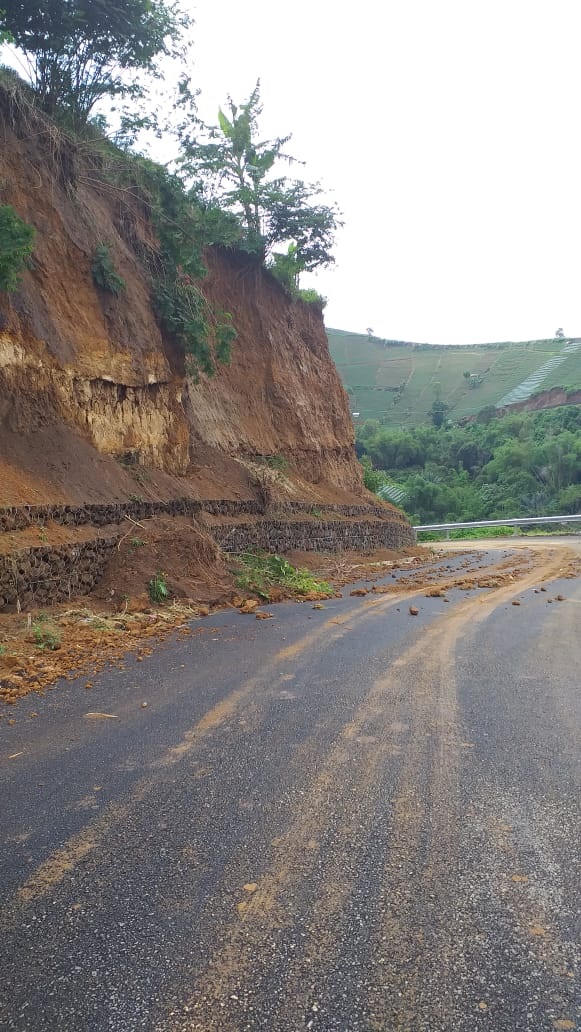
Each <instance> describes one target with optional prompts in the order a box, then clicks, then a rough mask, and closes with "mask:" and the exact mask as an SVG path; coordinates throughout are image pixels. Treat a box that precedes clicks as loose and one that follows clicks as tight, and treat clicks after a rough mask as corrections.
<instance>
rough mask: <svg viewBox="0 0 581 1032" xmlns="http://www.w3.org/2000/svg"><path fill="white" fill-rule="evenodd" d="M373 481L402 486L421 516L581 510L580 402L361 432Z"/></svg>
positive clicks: (407, 503) (373, 426)
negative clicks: (454, 423) (449, 423)
mask: <svg viewBox="0 0 581 1032" xmlns="http://www.w3.org/2000/svg"><path fill="white" fill-rule="evenodd" d="M357 450H358V453H359V455H360V457H361V458H362V462H363V464H364V478H365V482H366V486H368V487H369V488H370V490H373V491H375V492H378V491H379V490H380V489H381V487H382V486H383V485H384V484H386V485H392V486H393V485H394V484H395V485H396V486H397V487H399V488H400V489H402V490H403V492H404V495H403V500H402V502H401V505H402V506H403V508H404V509H405V510H406V512H408V513H409V514H410V515H411V516H412V517H413V519H414V521H415V522H418V523H430V522H432V523H436V522H446V521H452V520H479V519H504V518H509V517H519V516H545V515H546V516H550V515H560V514H567V513H574V512H579V511H581V407H579V406H574V405H569V406H563V407H561V408H554V409H546V410H544V411H541V412H534V413H528V412H519V413H515V414H514V415H508V416H505V417H504V418H501V419H492V420H491V421H490V422H488V423H486V424H482V423H471V424H469V425H468V426H464V427H448V428H442V429H436V428H435V427H429V426H426V425H422V426H418V427H415V428H414V429H413V430H409V431H406V430H386V429H384V428H382V427H381V426H380V425H379V424H378V423H377V421H375V420H368V421H367V422H366V423H365V424H364V425H363V427H362V428H361V429H360V430H359V431H358V433H357Z"/></svg>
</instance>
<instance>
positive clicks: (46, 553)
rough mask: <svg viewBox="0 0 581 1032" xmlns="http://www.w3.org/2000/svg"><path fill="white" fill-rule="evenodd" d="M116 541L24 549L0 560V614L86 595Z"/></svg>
mask: <svg viewBox="0 0 581 1032" xmlns="http://www.w3.org/2000/svg"><path fill="white" fill-rule="evenodd" d="M117 541H118V538H117V537H102V538H95V539H94V540H92V541H80V542H77V543H74V544H67V545H42V546H39V547H38V548H36V547H35V548H23V549H19V550H18V552H14V553H13V554H12V555H10V556H0V611H1V610H2V609H7V608H11V609H12V608H14V607H16V608H17V607H18V605H20V608H21V609H29V608H31V607H37V606H43V605H51V604H52V603H54V602H63V601H65V600H66V599H69V598H74V597H75V596H76V595H87V594H88V593H89V592H90V591H92V589H93V588H94V587H95V585H96V584H97V583H98V581H99V580H100V579H101V577H102V576H103V574H104V572H105V567H106V565H107V562H108V561H109V559H110V557H111V554H112V552H113V550H114V549H115V547H116V545H117Z"/></svg>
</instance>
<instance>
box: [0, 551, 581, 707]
mask: <svg viewBox="0 0 581 1032" xmlns="http://www.w3.org/2000/svg"><path fill="white" fill-rule="evenodd" d="M128 547H129V546H128ZM131 551H132V552H133V553H135V552H138V553H140V552H141V549H140V548H139V547H136V548H133V549H132V550H131ZM178 552H179V550H178ZM410 552H411V554H410ZM549 554H551V553H550V550H549ZM559 554H560V557H561V559H562V564H561V567H562V568H561V570H560V572H559V576H560V577H569V576H570V577H574V576H577V575H578V573H579V569H580V566H581V562H580V560H579V557H578V556H576V555H575V553H574V552H572V551H570V550H568V549H565V548H559ZM180 556H181V553H179V555H178V559H179V561H180V562H181V558H180ZM460 557H461V559H462V561H461V563H460V567H459V568H458V566H457V559H458V550H457V549H456V550H454V551H450V553H448V552H447V551H445V550H441V549H438V551H437V552H436V551H434V550H433V549H427V548H422V549H408V550H406V553H405V554H401V555H397V554H396V553H393V552H388V551H386V550H383V551H380V552H375V553H370V554H369V555H363V554H361V553H343V554H342V555H341V556H333V557H329V556H320V555H317V554H316V553H300V554H298V553H296V554H293V555H291V556H290V558H291V560H292V561H293V563H294V564H297V565H301V566H305V567H307V568H309V569H310V570H311V572H312V573H313V574H314V575H315V576H316V577H321V578H324V579H325V580H328V581H329V582H330V583H331V584H332V586H333V587H334V588H335V590H336V591H337V592H339V588H341V587H344V585H345V584H349V583H353V582H354V581H355V580H361V579H363V578H365V587H363V588H358V589H357V592H358V594H362V595H366V594H367V595H371V596H372V597H373V596H377V595H391V596H394V597H398V596H401V597H402V599H403V598H405V597H407V596H409V595H410V594H411V593H420V592H424V593H425V594H426V596H428V597H440V596H441V597H446V592H448V591H451V590H453V589H460V590H464V591H472V590H475V589H479V588H480V589H497V588H499V587H501V586H502V585H504V584H511V583H514V582H516V581H517V579H518V578H519V577H521V576H523V574H524V573H526V572H527V571H530V570H534V569H535V568H536V567H537V566H538V565H539V564H542V563H543V562H545V561H546V558H547V549H546V547H537V546H536V545H535V546H531V547H528V548H520V549H517V550H515V552H513V553H511V552H510V550H506V549H505V552H504V553H502V554H501V556H500V558H499V559H498V561H496V562H495V563H493V564H492V565H490V564H485V563H484V560H483V561H482V562H480V561H479V560H480V557H481V553H478V552H476V553H475V552H465V551H462V552H460ZM206 560H207V564H209V565H206V574H205V576H206V580H205V582H204V583H205V596H206V598H208V597H211V598H212V599H213V601H212V602H211V603H208V602H207V601H206V602H203V601H201V600H199V599H190V598H175V599H173V600H172V602H171V603H170V604H168V605H160V606H156V605H153V604H152V603H151V602H150V601H149V599H148V597H147V595H146V594H144V593H141V594H138V595H135V596H131V597H130V596H128V594H127V593H124V594H123V596H120V597H119V598H113V599H111V598H110V597H109V604H107V595H108V594H109V596H110V589H109V588H108V587H107V584H101V585H100V586H99V588H98V589H97V591H96V592H95V593H94V595H93V596H91V597H89V599H88V600H85V599H83V600H82V601H81V602H80V604H78V605H71V603H66V604H64V603H63V604H61V605H58V606H54V607H53V608H51V609H50V610H44V611H42V612H40V613H39V612H33V613H30V614H25V613H12V614H3V615H2V616H0V643H1V644H2V646H3V648H2V650H0V651H1V654H0V721H3V720H8V721H9V720H10V719H12V717H11V714H10V710H9V709H7V708H6V707H5V706H3V705H2V703H5V704H7V705H8V707H9V706H11V705H13V704H14V703H16V702H17V701H18V700H19V699H21V698H23V697H24V696H26V695H28V694H29V693H31V692H37V693H40V694H42V693H43V692H44V691H46V690H51V689H52V688H54V687H55V685H56V683H57V682H58V681H59V680H60V679H65V680H74V679H76V678H77V677H79V676H82V675H83V676H87V677H88V680H87V682H86V684H85V687H86V688H87V689H90V688H91V687H92V681H91V680H90V678H91V677H93V676H94V675H96V674H97V673H98V672H99V670H101V669H103V667H104V666H106V665H107V664H116V665H117V666H119V667H120V669H123V668H124V666H123V664H124V660H125V659H126V657H127V656H128V654H135V655H136V658H137V660H138V661H142V660H143V659H144V658H145V657H147V656H149V655H151V654H152V652H153V649H154V648H155V646H156V645H157V644H158V643H159V642H160V641H163V640H164V639H166V638H168V637H169V636H171V635H174V634H177V635H178V636H185V637H187V636H190V635H202V634H205V633H207V628H206V627H205V626H204V624H203V623H200V625H198V626H196V624H195V623H194V621H195V620H197V619H202V618H204V617H207V616H208V615H209V614H210V613H211V612H215V611H217V610H220V609H224V608H237V609H240V610H243V609H244V605H245V601H246V597H247V596H248V595H249V594H250V593H248V592H245V593H241V592H239V591H237V590H236V588H235V585H234V574H233V573H232V572H231V571H230V572H228V571H227V570H226V568H225V567H224V565H223V564H222V563H221V564H220V568H219V576H217V578H216V579H215V580H212V576H213V575H212V573H211V570H212V568H213V567H212V561H213V560H212V556H210V555H208V556H206ZM449 560H454V563H455V564H456V565H455V566H453V565H452V562H451V561H449ZM128 561H131V562H132V563H138V564H139V563H140V562H141V561H142V560H141V558H139V557H136V556H135V555H132V556H131V557H130V559H129V560H128ZM134 572H135V571H134ZM135 576H138V580H137V581H136V583H138V584H142V583H143V579H144V571H143V570H141V568H140V569H139V573H138V575H137V573H135ZM200 576H201V573H200ZM386 578H389V580H386ZM540 582H541V578H539V583H540ZM120 583H123V585H124V586H125V587H132V586H134V585H133V581H132V580H131V578H129V579H128V581H127V583H125V582H124V581H122V582H120ZM211 589H212V590H211ZM212 592H213V594H212ZM292 597H293V595H292V593H290V592H289V591H283V590H280V589H274V590H273V591H272V592H271V598H270V600H269V602H268V605H269V607H270V605H271V604H272V603H274V602H277V601H283V600H288V599H289V598H292ZM313 598H314V596H313ZM313 598H311V596H310V595H309V596H306V597H305V596H303V597H296V600H297V601H298V602H304V601H307V600H308V601H313ZM263 604H264V603H263V602H262V601H260V600H259V601H257V605H256V606H255V607H254V609H253V610H252V611H250V615H254V616H255V617H256V616H259V618H260V617H261V616H265V615H266V614H265V613H263V611H262V610H260V612H254V610H255V609H257V607H258V606H260V605H263ZM246 611H248V610H246Z"/></svg>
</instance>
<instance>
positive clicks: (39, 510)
mask: <svg viewBox="0 0 581 1032" xmlns="http://www.w3.org/2000/svg"><path fill="white" fill-rule="evenodd" d="M202 511H203V512H206V513H209V514H210V515H212V516H247V515H251V516H264V515H267V514H268V511H269V510H268V509H267V508H266V507H265V506H264V504H262V503H261V502H259V501H257V500H256V499H249V500H246V501H236V500H233V499H204V500H198V499H195V498H173V499H171V500H170V501H168V502H147V501H141V502H112V503H109V504H87V505H18V506H8V507H5V508H3V509H0V532H2V531H11V530H24V529H25V528H26V527H30V526H32V525H34V524H38V523H41V524H45V523H48V522H51V521H52V522H54V523H60V524H63V525H64V526H71V527H79V526H82V525H83V524H88V523H90V524H92V526H94V527H106V526H110V525H111V524H112V523H122V521H123V519H124V517H125V516H131V517H132V519H134V520H145V519H149V518H151V517H152V516H163V515H165V516H199V515H200V514H201V513H202ZM270 512H271V513H274V512H276V513H287V514H289V515H294V514H295V513H299V514H300V513H313V514H317V513H321V514H326V515H337V516H351V517H353V516H365V515H368V516H375V517H376V518H377V519H382V520H390V521H391V520H392V519H393V515H394V514H393V512H392V510H390V509H387V508H382V507H381V506H379V505H377V506H375V505H329V504H326V505H325V504H320V505H318V504H316V503H315V502H294V501H292V502H274V503H273V504H272V505H271V506H270Z"/></svg>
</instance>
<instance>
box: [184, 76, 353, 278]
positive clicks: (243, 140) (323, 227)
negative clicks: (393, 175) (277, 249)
mask: <svg viewBox="0 0 581 1032" xmlns="http://www.w3.org/2000/svg"><path fill="white" fill-rule="evenodd" d="M180 90H181V99H180V103H181V105H182V107H183V108H184V110H185V113H186V118H185V121H184V122H183V124H182V126H181V133H180V135H181V143H182V157H181V165H182V168H183V171H184V172H185V173H186V175H187V176H188V177H190V178H191V179H193V180H194V181H198V182H200V183H201V184H202V187H203V188H204V189H205V190H206V192H207V193H208V194H209V195H210V196H218V197H219V198H220V200H221V203H222V204H223V205H225V206H226V207H227V208H228V209H230V210H231V211H233V212H235V213H236V214H237V215H238V216H239V218H240V219H241V221H242V224H243V226H244V230H245V244H246V247H247V249H248V250H251V251H255V252H257V253H259V254H260V255H261V257H265V256H266V255H267V254H269V253H270V252H271V251H272V250H273V248H274V246H275V245H276V244H280V243H287V244H289V243H290V244H291V245H292V250H289V251H287V254H286V255H283V256H282V257H281V259H280V260H279V262H278V264H276V265H275V268H277V269H278V270H279V271H281V272H283V275H284V276H286V277H287V279H288V278H292V279H293V280H294V283H295V286H296V285H297V283H298V277H299V275H300V273H301V272H303V271H309V270H312V269H316V268H320V267H322V266H325V265H330V264H332V263H333V261H334V258H333V256H332V254H331V248H332V246H333V243H334V236H335V231H336V229H337V227H338V226H339V225H340V223H339V220H338V218H339V212H338V210H337V208H336V206H335V205H328V204H321V203H319V202H318V200H317V198H318V197H319V196H320V195H321V194H322V188H321V187H320V185H319V184H318V183H315V184H307V183H305V182H303V180H299V179H291V178H289V177H288V176H286V175H280V174H277V172H278V167H279V166H280V164H281V163H286V164H295V163H296V159H295V158H293V157H292V156H291V155H289V154H287V153H286V150H285V148H286V145H287V143H288V141H289V140H290V136H279V137H276V138H274V139H272V140H261V139H260V137H259V128H258V121H259V118H260V115H261V113H262V104H261V101H260V81H258V82H257V83H256V86H255V87H254V90H253V91H252V93H251V94H250V97H249V99H248V100H247V101H246V102H245V103H243V104H241V105H237V104H235V103H234V101H233V100H232V98H231V97H229V98H228V109H227V113H226V112H224V111H223V110H222V109H220V111H219V112H218V125H217V126H209V127H208V126H204V125H203V124H202V123H201V122H200V121H199V119H198V118H197V116H196V114H195V105H192V96H191V93H190V90H189V82H188V81H187V80H186V81H184V82H183V83H182V84H181V87H180ZM193 108H194V109H193Z"/></svg>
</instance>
